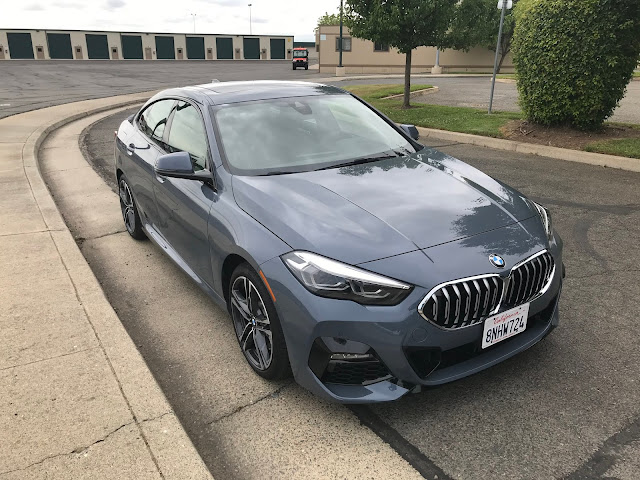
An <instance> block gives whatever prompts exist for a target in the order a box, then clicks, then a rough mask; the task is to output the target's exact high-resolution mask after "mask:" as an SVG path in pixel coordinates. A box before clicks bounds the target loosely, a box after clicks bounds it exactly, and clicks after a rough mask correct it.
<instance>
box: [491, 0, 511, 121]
mask: <svg viewBox="0 0 640 480" xmlns="http://www.w3.org/2000/svg"><path fill="white" fill-rule="evenodd" d="M500 4H502V6H501V5H500ZM511 6H512V0H499V1H498V8H502V13H501V14H500V28H499V29H498V45H497V46H496V59H495V61H494V62H493V79H492V80H491V96H490V97H489V115H491V110H493V92H494V90H495V89H496V74H497V73H498V59H499V58H500V46H501V45H502V26H503V25H504V14H505V13H506V11H507V8H511Z"/></svg>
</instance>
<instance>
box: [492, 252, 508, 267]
mask: <svg viewBox="0 0 640 480" xmlns="http://www.w3.org/2000/svg"><path fill="white" fill-rule="evenodd" d="M489 261H490V262H491V264H492V265H493V266H494V267H496V268H504V265H505V263H504V258H502V257H501V256H500V255H496V254H495V253H494V254H493V255H489Z"/></svg>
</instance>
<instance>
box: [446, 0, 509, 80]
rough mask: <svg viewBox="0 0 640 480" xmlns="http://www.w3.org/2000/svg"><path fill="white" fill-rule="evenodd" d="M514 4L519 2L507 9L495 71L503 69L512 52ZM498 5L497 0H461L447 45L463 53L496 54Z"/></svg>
mask: <svg viewBox="0 0 640 480" xmlns="http://www.w3.org/2000/svg"><path fill="white" fill-rule="evenodd" d="M517 3H518V0H513V6H514V8H513V9H511V10H507V14H506V15H505V17H504V27H503V29H502V41H501V43H500V63H499V64H498V71H500V68H502V63H503V62H504V59H505V58H506V56H507V55H508V54H509V52H510V51H511V42H512V40H513V32H514V30H515V26H516V21H515V16H514V13H513V12H514V9H515V7H516V4H517ZM497 6H498V2H497V1H496V0H461V1H460V3H458V4H457V5H456V10H455V14H454V16H453V21H452V22H451V30H450V31H449V33H448V34H447V43H448V46H450V47H451V48H453V49H455V50H464V51H465V52H467V51H469V50H470V49H472V48H473V47H484V48H488V49H490V50H492V51H494V52H495V50H496V43H497V41H498V29H499V27H500V14H501V12H500V9H498V8H497Z"/></svg>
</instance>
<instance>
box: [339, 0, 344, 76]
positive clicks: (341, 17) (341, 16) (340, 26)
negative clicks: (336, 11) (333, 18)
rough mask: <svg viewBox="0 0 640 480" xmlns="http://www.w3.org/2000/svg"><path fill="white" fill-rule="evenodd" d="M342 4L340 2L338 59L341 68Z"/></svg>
mask: <svg viewBox="0 0 640 480" xmlns="http://www.w3.org/2000/svg"><path fill="white" fill-rule="evenodd" d="M342 3H343V0H340V57H339V59H338V67H342Z"/></svg>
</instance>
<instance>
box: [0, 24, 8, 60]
mask: <svg viewBox="0 0 640 480" xmlns="http://www.w3.org/2000/svg"><path fill="white" fill-rule="evenodd" d="M0 47H1V48H2V51H1V52H0V59H3V60H7V59H9V41H8V39H7V32H4V31H1V30H0Z"/></svg>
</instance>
